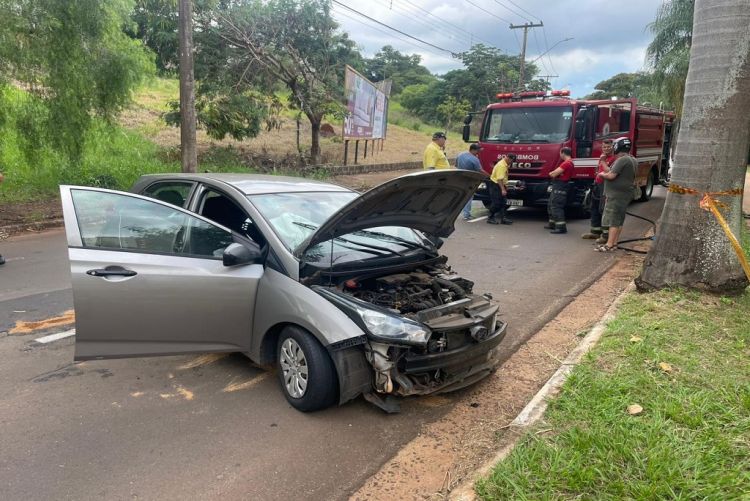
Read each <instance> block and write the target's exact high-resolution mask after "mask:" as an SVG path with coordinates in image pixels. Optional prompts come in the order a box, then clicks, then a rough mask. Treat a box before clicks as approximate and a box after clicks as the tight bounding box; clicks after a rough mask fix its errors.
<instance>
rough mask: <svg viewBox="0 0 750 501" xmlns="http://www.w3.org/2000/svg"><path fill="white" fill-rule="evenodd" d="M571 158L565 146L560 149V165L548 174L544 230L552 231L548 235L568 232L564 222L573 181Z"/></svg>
mask: <svg viewBox="0 0 750 501" xmlns="http://www.w3.org/2000/svg"><path fill="white" fill-rule="evenodd" d="M572 157H573V150H571V149H570V148H568V147H567V146H566V147H564V148H562V149H560V159H561V160H562V163H561V164H560V165H559V166H558V167H557V168H556V169H555V170H553V171H552V172H550V173H549V177H551V178H552V193H550V197H549V202H547V210H548V211H549V223H547V225H546V226H545V228H546V229H548V230H552V231H550V233H553V234H556V235H562V234H563V233H567V232H568V225H567V224H566V222H565V206H566V205H567V204H568V192H569V191H570V181H571V180H572V179H573V174H574V172H575V167H574V166H573V160H571V158H572Z"/></svg>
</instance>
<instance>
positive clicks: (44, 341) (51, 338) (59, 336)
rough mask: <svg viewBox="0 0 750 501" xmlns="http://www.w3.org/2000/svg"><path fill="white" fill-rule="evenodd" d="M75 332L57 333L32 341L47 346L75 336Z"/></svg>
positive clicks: (71, 330)
mask: <svg viewBox="0 0 750 501" xmlns="http://www.w3.org/2000/svg"><path fill="white" fill-rule="evenodd" d="M75 335H76V330H75V329H70V330H69V331H64V332H58V333H57V334H50V335H49V336H44V337H38V338H36V339H35V340H34V341H36V342H37V343H42V344H47V343H51V342H53V341H57V340H59V339H65V338H66V337H70V336H75Z"/></svg>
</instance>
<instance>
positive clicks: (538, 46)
mask: <svg viewBox="0 0 750 501" xmlns="http://www.w3.org/2000/svg"><path fill="white" fill-rule="evenodd" d="M542 27H544V26H542ZM531 34H532V35H534V45H536V49H537V50H538V51H539V53H540V54H541V53H542V52H544V51H543V50H542V44H540V43H539V38H538V37H537V36H536V31H532V32H531ZM541 62H542V68H544V71H546V72H547V73H549V72H550V71H549V68H547V64H546V63H545V62H544V59H542V61H541Z"/></svg>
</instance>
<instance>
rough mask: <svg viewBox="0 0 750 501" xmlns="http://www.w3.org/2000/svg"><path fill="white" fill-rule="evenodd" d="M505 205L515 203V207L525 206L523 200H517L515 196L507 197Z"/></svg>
mask: <svg viewBox="0 0 750 501" xmlns="http://www.w3.org/2000/svg"><path fill="white" fill-rule="evenodd" d="M505 205H513V206H514V207H523V200H516V199H514V198H506V199H505Z"/></svg>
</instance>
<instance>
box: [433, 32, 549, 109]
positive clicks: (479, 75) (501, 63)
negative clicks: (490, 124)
mask: <svg viewBox="0 0 750 501" xmlns="http://www.w3.org/2000/svg"><path fill="white" fill-rule="evenodd" d="M459 58H460V59H461V62H462V63H463V64H464V69H461V70H454V71H451V72H448V73H447V74H446V75H445V76H444V77H443V79H444V80H445V81H446V84H447V86H448V94H449V95H451V96H454V97H456V98H458V99H466V100H468V101H469V102H470V103H471V105H472V108H474V109H480V108H483V107H484V106H487V105H488V104H490V103H491V102H494V100H495V96H496V95H497V93H499V92H514V91H517V90H520V89H518V85H517V82H518V78H519V76H520V71H521V58H520V57H519V56H509V55H507V54H503V53H502V52H501V51H500V49H497V48H494V47H487V46H485V45H483V44H476V45H474V46H473V47H472V48H471V50H469V51H466V52H462V53H460V54H459ZM538 73H539V68H538V67H537V66H536V65H535V64H534V63H529V62H527V63H526V68H525V70H524V83H525V84H528V83H530V82H532V81H534V80H535V77H536V75H537V74H538ZM540 82H541V84H540ZM540 82H535V83H534V87H535V88H537V87H539V85H541V86H542V87H544V88H545V89H546V88H549V86H548V84H547V83H546V82H544V80H541V81H540ZM538 90H543V89H538Z"/></svg>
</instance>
